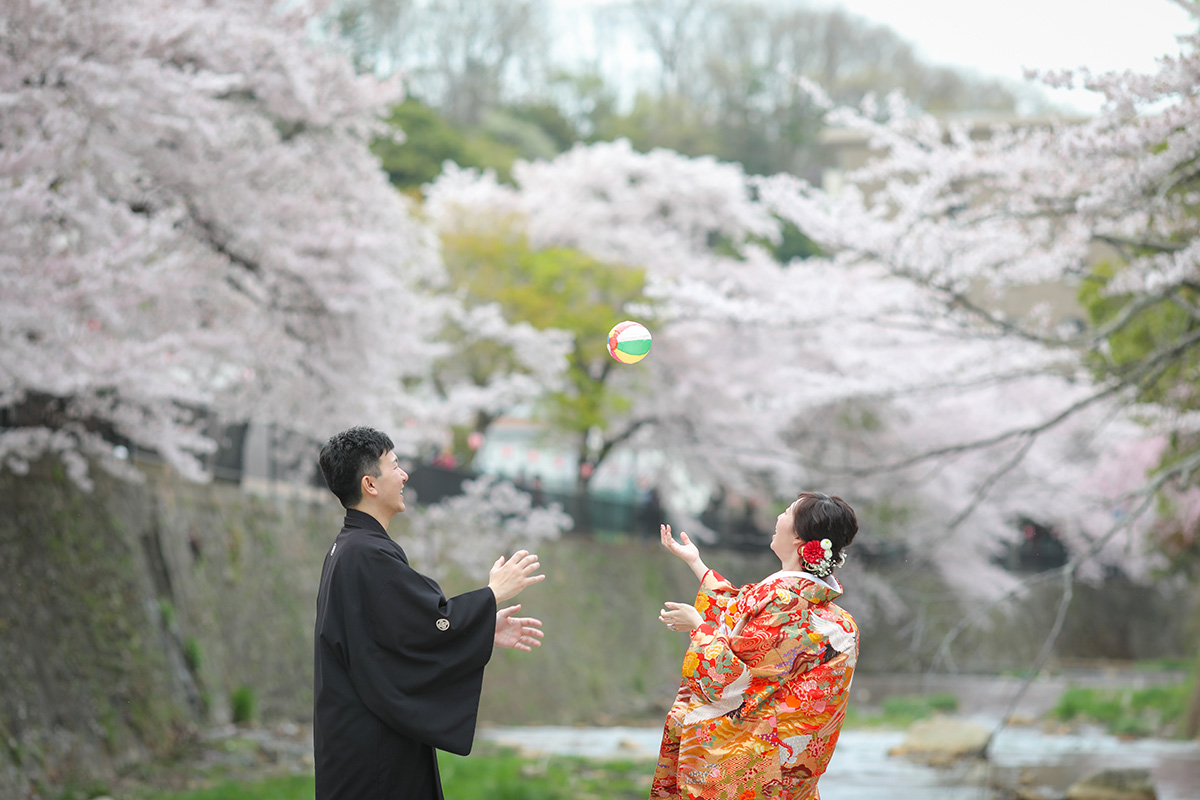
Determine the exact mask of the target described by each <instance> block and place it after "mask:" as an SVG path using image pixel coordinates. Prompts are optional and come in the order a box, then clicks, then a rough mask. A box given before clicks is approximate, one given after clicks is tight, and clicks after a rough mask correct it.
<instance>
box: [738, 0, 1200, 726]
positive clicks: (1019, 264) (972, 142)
mask: <svg viewBox="0 0 1200 800" xmlns="http://www.w3.org/2000/svg"><path fill="white" fill-rule="evenodd" d="M1178 2H1179V5H1181V6H1182V7H1184V8H1186V9H1188V10H1189V11H1191V12H1192V13H1193V14H1196V15H1198V16H1200V4H1197V3H1196V2H1192V1H1191V0H1178ZM1180 44H1181V48H1180V53H1178V54H1173V55H1167V56H1164V57H1162V58H1161V59H1159V62H1158V69H1157V71H1156V72H1154V73H1153V74H1149V75H1139V74H1134V73H1132V72H1127V73H1121V74H1103V75H1101V74H1094V73H1092V72H1091V71H1089V70H1087V69H1079V70H1074V71H1065V72H1060V73H1053V74H1051V73H1033V74H1032V77H1036V78H1039V79H1040V80H1042V81H1043V82H1045V83H1047V84H1049V85H1050V86H1083V87H1085V88H1088V89H1090V90H1092V91H1095V92H1098V93H1100V94H1101V95H1102V96H1103V98H1104V106H1103V108H1102V110H1101V111H1100V112H1099V113H1098V114H1097V115H1096V116H1095V117H1094V118H1090V119H1086V120H1082V121H1078V120H1076V121H1063V122H1058V123H1044V124H1025V125H1015V126H1010V127H996V128H992V129H991V130H989V131H986V132H985V133H984V135H980V134H981V132H980V131H973V130H970V129H968V128H967V127H965V126H962V125H953V124H951V125H945V124H942V123H940V122H939V121H937V120H935V119H933V118H931V117H929V116H914V115H912V114H911V113H910V111H909V107H908V105H907V103H906V102H905V101H904V100H903V98H900V97H893V98H889V99H888V101H887V102H886V103H884V104H876V103H867V104H864V107H862V108H860V109H844V108H843V109H834V110H831V111H830V114H829V116H828V119H829V120H830V121H831V122H833V123H835V124H840V125H843V126H845V127H847V128H849V129H852V130H856V131H858V132H859V133H860V135H861V136H862V137H863V139H864V141H867V142H869V143H870V144H871V146H872V147H873V149H874V150H876V151H877V158H875V159H874V160H873V161H871V162H870V163H869V164H868V165H867V166H865V167H863V168H861V169H859V170H856V171H855V172H854V173H852V174H851V175H849V176H848V181H847V186H846V188H845V189H844V190H843V191H841V192H840V193H837V194H830V193H827V192H824V191H822V190H820V189H819V188H817V187H814V186H811V185H809V184H807V183H805V182H804V181H799V180H796V179H793V178H790V177H787V176H774V177H772V178H768V179H765V180H763V181H761V182H759V183H758V184H757V187H758V189H759V191H760V193H761V194H760V197H761V198H762V200H763V202H764V203H766V204H767V205H768V206H769V207H770V208H771V209H773V210H774V211H775V212H776V213H777V214H779V215H780V216H781V217H783V218H784V219H787V220H788V221H790V222H792V223H793V224H795V225H797V226H798V227H799V228H800V229H801V230H803V231H804V232H805V233H806V234H807V235H809V236H810V237H812V238H813V239H814V240H815V241H817V242H818V243H819V244H820V245H821V246H822V247H823V248H824V249H825V250H826V252H829V253H831V254H832V256H831V258H830V259H829V264H830V265H831V266H834V267H836V268H838V269H840V270H843V271H846V272H855V271H863V270H868V271H874V272H875V273H876V274H878V275H880V276H885V277H886V278H887V279H888V280H891V281H895V282H899V283H902V284H903V285H905V286H906V288H907V290H909V291H912V292H915V293H917V294H919V295H920V296H921V297H922V298H923V302H924V303H925V304H927V305H928V307H929V308H930V309H933V310H935V311H936V314H937V320H936V324H935V325H933V326H926V327H927V328H929V329H936V328H942V329H944V330H949V329H951V328H957V329H958V330H959V331H960V332H962V333H963V334H965V335H967V336H968V337H969V338H971V339H973V340H975V341H977V342H981V343H982V342H986V341H989V340H990V341H991V342H993V343H994V346H993V347H991V348H988V349H982V348H976V357H977V358H979V359H983V360H981V361H975V360H973V359H968V360H966V361H963V362H961V364H959V365H957V366H953V365H952V364H950V363H947V364H944V365H941V366H939V367H938V368H937V369H935V370H934V371H933V373H932V374H931V373H930V371H929V370H928V369H923V370H921V371H920V372H918V373H916V374H915V377H919V379H920V383H926V384H927V385H926V387H925V390H924V391H923V392H922V394H924V395H925V397H926V398H927V399H926V401H925V402H924V403H922V404H921V406H925V407H921V406H917V405H914V404H913V403H912V402H911V401H912V399H913V398H915V397H917V395H915V394H910V395H909V397H908V398H905V397H904V396H903V395H896V394H895V393H894V392H889V395H890V399H889V403H888V411H889V414H890V415H891V424H890V425H888V426H886V429H887V430H888V434H889V435H890V436H901V437H903V438H905V439H906V440H907V441H904V442H902V443H901V442H898V443H897V444H898V446H897V447H895V448H894V449H893V458H892V459H891V461H890V463H887V462H885V463H884V465H883V466H885V467H888V469H886V470H885V471H884V472H882V473H881V472H880V471H879V470H878V469H876V470H875V471H874V475H875V476H876V477H878V476H879V475H880V474H887V475H895V476H898V477H905V478H911V477H912V476H914V475H915V474H918V473H915V472H914V470H923V471H925V472H926V473H928V474H929V475H931V476H934V477H935V484H934V485H938V486H939V487H940V488H939V490H938V491H935V492H932V493H931V492H929V491H926V492H924V496H925V498H926V503H928V502H929V499H930V498H940V499H941V501H942V504H943V505H944V506H945V508H944V509H943V513H942V514H940V515H937V516H935V517H934V518H935V519H940V520H942V521H945V520H946V519H947V516H948V515H947V512H953V514H952V516H950V517H949V518H950V521H951V525H950V526H949V528H948V529H947V528H944V530H948V531H949V532H952V533H953V534H954V535H953V536H947V537H944V538H945V540H946V543H947V544H948V545H950V546H952V547H953V548H954V550H955V551H957V552H953V557H952V558H949V559H944V561H943V563H944V565H945V566H946V567H947V569H946V571H947V573H948V574H949V575H951V576H953V575H954V574H955V573H957V574H958V575H959V579H960V583H961V582H966V581H972V580H973V579H974V577H975V575H976V574H977V570H974V569H971V564H970V561H969V554H967V553H964V552H963V549H964V548H965V547H970V549H972V550H975V551H976V552H978V550H979V545H980V543H981V541H982V540H981V539H980V537H979V536H978V534H979V533H981V532H986V531H988V530H989V529H994V525H992V524H990V522H992V521H994V520H992V519H990V518H993V517H994V516H995V511H996V510H997V509H1002V508H1004V507H1005V506H1006V505H1007V506H1011V505H1012V504H1013V503H1012V501H1013V499H1014V498H1020V500H1021V502H1022V503H1023V504H1024V505H1025V506H1026V507H1040V508H1042V509H1046V510H1047V512H1050V513H1048V514H1046V516H1045V518H1047V519H1049V520H1050V521H1052V522H1054V523H1055V524H1057V525H1058V526H1059V527H1060V529H1061V530H1062V531H1063V533H1064V535H1065V537H1066V538H1067V540H1068V543H1069V544H1070V545H1071V547H1070V553H1071V557H1070V559H1069V560H1068V561H1067V563H1066V564H1064V565H1063V567H1062V568H1061V569H1060V570H1059V571H1058V573H1057V574H1058V575H1059V576H1061V578H1062V585H1063V594H1062V601H1061V602H1060V604H1059V607H1058V612H1057V618H1056V622H1055V625H1054V627H1053V628H1052V629H1051V631H1050V632H1049V635H1048V636H1047V638H1046V640H1045V642H1044V645H1043V648H1042V650H1041V654H1040V655H1039V658H1038V662H1037V664H1035V665H1034V668H1033V670H1032V672H1033V673H1036V671H1037V669H1038V668H1039V667H1040V665H1041V663H1042V661H1043V660H1044V659H1045V658H1046V657H1047V656H1048V654H1049V653H1050V652H1051V649H1052V646H1053V643H1054V640H1055V636H1056V634H1057V631H1058V630H1060V628H1061V625H1062V622H1063V620H1064V617H1065V614H1066V610H1067V608H1068V607H1069V605H1070V601H1071V597H1072V585H1073V580H1074V578H1075V577H1076V576H1077V575H1080V574H1085V573H1086V572H1087V571H1088V570H1089V569H1090V570H1092V571H1093V572H1094V571H1095V568H1096V565H1097V564H1098V563H1103V564H1106V565H1108V566H1111V567H1116V568H1118V569H1120V570H1122V571H1124V572H1125V573H1126V574H1130V575H1132V576H1134V577H1138V578H1145V577H1147V576H1148V575H1149V574H1150V570H1151V569H1152V568H1161V567H1167V566H1172V565H1174V566H1176V567H1180V568H1182V569H1183V570H1185V571H1190V570H1194V568H1195V567H1194V565H1195V563H1196V555H1195V554H1196V541H1197V539H1196V528H1195V523H1196V518H1197V515H1196V513H1195V508H1196V502H1195V498H1196V497H1197V495H1198V493H1197V489H1196V479H1195V475H1196V468H1197V466H1200V447H1198V446H1197V445H1198V444H1200V439H1198V438H1197V435H1196V431H1197V427H1196V422H1195V416H1196V411H1197V403H1196V399H1197V396H1198V395H1197V391H1196V387H1197V379H1198V378H1200V375H1197V372H1196V369H1197V364H1198V363H1200V362H1198V358H1197V350H1196V346H1197V342H1198V341H1200V334H1198V331H1200V325H1198V321H1200V306H1198V305H1197V300H1198V294H1197V290H1198V289H1200V283H1198V282H1197V275H1198V274H1200V236H1198V233H1200V215H1198V213H1197V212H1198V211H1200V173H1198V172H1197V169H1196V164H1197V161H1198V160H1200V93H1198V92H1197V87H1198V86H1200V36H1197V35H1193V36H1188V37H1183V38H1182V39H1181V42H1180ZM818 94H819V92H818ZM1038 286H1041V287H1067V288H1069V289H1072V290H1074V291H1075V292H1077V293H1078V297H1079V299H1080V304H1081V306H1082V307H1084V308H1085V309H1086V311H1087V316H1088V319H1087V320H1086V321H1085V324H1084V325H1082V326H1074V325H1068V326H1063V325H1056V324H1054V322H1055V320H1054V318H1053V315H1052V314H1051V313H1050V309H1048V308H1037V307H1035V308H1032V309H1028V313H1024V314H1014V313H1012V312H1011V311H1009V312H1007V313H1005V312H1004V311H1002V310H1001V309H1003V308H1005V307H1006V306H1007V305H1008V303H1007V300H1008V299H1009V298H1010V296H1011V295H1012V294H1014V293H1016V292H1019V291H1024V290H1028V289H1029V288H1030V287H1038ZM969 352H970V351H968V350H961V351H960V353H961V354H962V355H966V354H968V353H969ZM956 360H957V359H956ZM928 366H930V364H926V365H925V367H928ZM945 366H950V367H951V368H950V369H949V370H945V369H942V367H945ZM938 372H941V373H942V375H943V378H945V379H946V380H941V381H936V380H931V378H932V376H933V374H936V373H938ZM918 387H919V383H918V382H914V383H913V384H912V389H917V388H918ZM1014 390H1016V391H1015V392H1014ZM971 395H973V396H974V397H975V398H977V399H976V400H975V401H974V402H972V403H971V404H969V405H964V404H962V403H961V402H956V401H955V400H954V398H955V397H962V398H965V397H968V396H971ZM989 396H990V397H991V398H992V400H991V402H990V403H985V398H987V397H989ZM948 402H949V405H948V404H947V403H948ZM925 403H927V404H928V405H927V406H926V405H925ZM897 411H903V415H902V416H898V417H897V416H896V412H897ZM929 412H933V413H932V414H931V413H929ZM972 412H974V413H972ZM996 412H999V413H996ZM897 423H899V424H897ZM895 456H899V458H896V457H895ZM948 458H952V459H953V460H950V461H948ZM963 467H966V468H965V469H964V468H963ZM951 470H953V473H954V474H950V473H951ZM863 474H868V473H866V472H864V473H863ZM954 483H958V484H960V486H959V490H958V491H954V490H953V484H954ZM967 497H969V498H971V501H970V502H969V503H967V504H966V505H963V504H962V499H963V498H967ZM983 498H990V500H988V501H986V502H978V500H980V499H983ZM956 509H957V510H956ZM968 528H970V529H973V532H974V533H975V534H976V535H975V536H973V537H972V536H965V535H963V534H964V533H968ZM972 539H974V540H975V543H974V545H973V546H971V540H972ZM964 578H965V581H964ZM992 585H995V584H994V583H993V584H992ZM1020 588H1021V587H1012V588H1011V589H1010V590H1009V592H1008V593H1007V594H1005V595H1004V596H1008V595H1010V594H1011V593H1013V592H1017V591H1020ZM971 621H972V620H965V621H964V625H965V624H970V622H971ZM960 628H961V626H960ZM944 649H945V648H944ZM1015 702H1016V700H1014V704H1015ZM1188 717H1189V722H1188V728H1189V729H1190V732H1191V734H1192V735H1194V734H1195V732H1196V730H1197V728H1200V694H1197V695H1196V696H1195V697H1194V698H1193V701H1192V703H1191V711H1190V713H1189V715H1188Z"/></svg>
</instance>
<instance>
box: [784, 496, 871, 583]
mask: <svg viewBox="0 0 1200 800" xmlns="http://www.w3.org/2000/svg"><path fill="white" fill-rule="evenodd" d="M798 499H799V502H798V503H797V504H796V513H795V516H794V517H793V518H792V524H793V525H794V526H795V528H796V537H797V538H798V539H800V541H801V542H812V541H817V542H819V541H821V540H822V539H828V540H829V542H830V544H832V545H833V563H834V564H835V565H838V566H840V565H841V564H842V562H843V561H844V560H845V559H844V558H843V554H842V550H844V549H845V548H846V546H847V545H849V544H850V543H851V542H853V541H854V535H855V534H856V533H858V517H856V516H855V515H854V509H853V508H851V507H850V504H849V503H847V502H846V501H845V500H843V499H842V498H840V497H831V496H829V495H827V494H823V493H821V492H801V493H800V495H799V498H798Z"/></svg>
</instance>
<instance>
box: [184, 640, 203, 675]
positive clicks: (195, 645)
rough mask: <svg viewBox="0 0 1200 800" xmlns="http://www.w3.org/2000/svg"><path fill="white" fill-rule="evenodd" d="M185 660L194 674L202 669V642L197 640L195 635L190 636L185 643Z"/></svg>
mask: <svg viewBox="0 0 1200 800" xmlns="http://www.w3.org/2000/svg"><path fill="white" fill-rule="evenodd" d="M183 661H184V663H185V664H187V668H188V670H189V671H190V672H191V673H192V674H193V675H194V674H196V673H197V672H199V671H200V665H201V663H203V653H202V652H201V650H200V642H198V641H196V637H194V636H189V637H188V638H187V641H185V642H184V643H183Z"/></svg>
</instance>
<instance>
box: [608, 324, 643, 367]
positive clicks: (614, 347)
mask: <svg viewBox="0 0 1200 800" xmlns="http://www.w3.org/2000/svg"><path fill="white" fill-rule="evenodd" d="M608 352H609V354H610V355H611V356H612V357H613V358H615V359H616V360H617V361H620V362H621V363H622V364H636V363H637V362H639V361H641V360H642V359H643V358H645V357H646V354H647V353H649V352H650V331H648V330H646V326H645V325H642V324H641V323H640V322H631V321H630V320H625V321H624V322H618V323H617V324H616V325H614V326H613V329H612V330H611V331H609V332H608Z"/></svg>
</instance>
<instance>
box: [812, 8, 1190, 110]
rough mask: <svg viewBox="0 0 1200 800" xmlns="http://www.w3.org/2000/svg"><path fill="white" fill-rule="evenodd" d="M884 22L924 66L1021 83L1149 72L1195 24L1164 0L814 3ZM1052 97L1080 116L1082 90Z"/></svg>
mask: <svg viewBox="0 0 1200 800" xmlns="http://www.w3.org/2000/svg"><path fill="white" fill-rule="evenodd" d="M814 4H818V5H825V6H832V5H841V6H842V7H844V8H845V9H846V10H848V11H850V12H851V13H853V14H857V15H859V16H862V17H866V18H868V19H871V20H874V21H876V22H881V23H884V24H886V25H888V26H890V27H891V28H893V29H895V31H896V32H897V33H899V34H900V35H901V36H902V37H904V38H905V39H907V40H908V41H910V42H912V43H913V44H914V45H915V46H916V47H917V48H918V51H919V52H920V53H921V54H922V55H923V56H924V57H925V58H926V59H927V60H928V61H929V62H930V63H935V64H944V65H948V66H958V67H965V68H967V69H973V70H978V71H979V72H982V73H984V74H986V75H996V76H1002V77H1008V78H1013V79H1016V80H1024V78H1023V73H1024V69H1025V68H1026V67H1032V68H1041V69H1059V68H1074V67H1080V66H1086V67H1089V68H1090V69H1091V70H1092V71H1093V72H1107V71H1110V70H1117V71H1120V70H1125V69H1133V70H1136V71H1138V72H1149V71H1151V70H1153V69H1154V65H1155V59H1156V58H1158V57H1159V56H1162V55H1165V54H1168V53H1170V54H1174V53H1177V52H1179V45H1178V42H1177V41H1176V38H1175V37H1176V36H1178V35H1181V34H1187V33H1192V32H1194V31H1195V30H1196V27H1197V23H1196V21H1195V20H1194V19H1193V18H1192V17H1190V16H1189V15H1188V13H1187V12H1186V11H1184V10H1183V9H1182V8H1181V7H1180V6H1178V5H1176V4H1175V3H1172V2H1170V0H1107V2H1103V3H1098V2H1096V0H1003V1H1002V2H971V1H970V0H822V1H821V2H819V3H814ZM1052 97H1054V98H1055V99H1056V100H1059V101H1061V102H1069V103H1072V104H1074V105H1076V106H1077V107H1079V108H1080V110H1091V109H1094V108H1095V107H1096V106H1097V105H1098V100H1097V99H1096V98H1094V97H1092V96H1090V95H1089V94H1088V93H1086V92H1074V93H1071V94H1066V93H1060V92H1055V93H1052Z"/></svg>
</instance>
